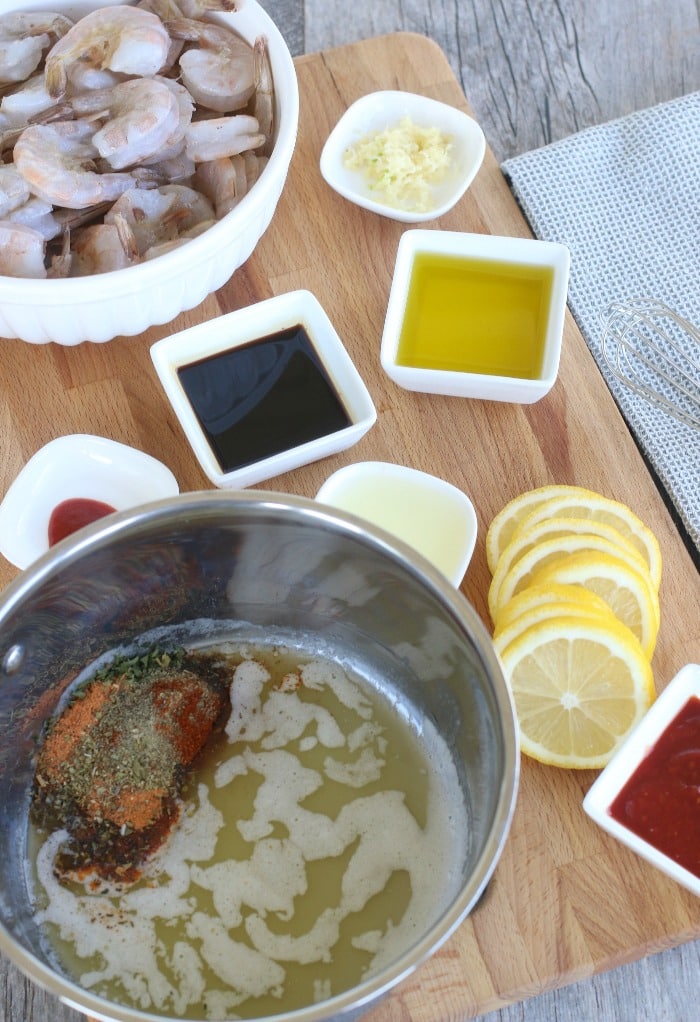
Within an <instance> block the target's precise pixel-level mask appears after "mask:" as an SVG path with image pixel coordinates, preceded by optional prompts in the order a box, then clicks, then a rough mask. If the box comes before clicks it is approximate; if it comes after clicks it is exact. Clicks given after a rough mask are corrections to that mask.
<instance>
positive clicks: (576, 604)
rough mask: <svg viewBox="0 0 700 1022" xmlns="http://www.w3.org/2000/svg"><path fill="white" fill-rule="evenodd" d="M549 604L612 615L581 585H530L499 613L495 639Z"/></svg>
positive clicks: (605, 604)
mask: <svg viewBox="0 0 700 1022" xmlns="http://www.w3.org/2000/svg"><path fill="white" fill-rule="evenodd" d="M543 604H548V605H549V606H552V605H556V606H559V607H562V610H563V608H564V607H571V608H572V609H574V610H583V609H590V610H598V611H599V612H602V613H605V612H607V613H612V612H611V610H610V607H609V606H608V604H607V603H606V602H605V600H603V599H602V598H601V597H600V596H596V594H595V593H593V592H591V590H590V589H586V588H585V586H581V585H559V584H558V583H556V582H552V583H550V584H549V585H529V586H528V587H527V589H523V590H522V592H520V593H518V595H517V596H513V597H512V598H511V599H510V600H508V602H507V603H506V604H505V605H504V606H503V607H502V608H501V610H500V611H499V613H498V621H497V622H496V628H495V630H494V637H495V636H496V635H498V634H499V633H500V632H501V631H502V630H503V629H504V628H507V627H508V625H510V624H511V623H512V622H513V621H514V620H516V618H518V617H520V615H521V614H525V613H527V612H528V611H530V610H534V609H535V608H536V607H539V606H542V605H543Z"/></svg>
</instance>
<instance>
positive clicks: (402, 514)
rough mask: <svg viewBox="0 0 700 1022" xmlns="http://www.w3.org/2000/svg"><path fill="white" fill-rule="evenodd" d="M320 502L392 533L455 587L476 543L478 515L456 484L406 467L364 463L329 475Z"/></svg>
mask: <svg viewBox="0 0 700 1022" xmlns="http://www.w3.org/2000/svg"><path fill="white" fill-rule="evenodd" d="M316 500H318V501H320V502H321V503H323V504H330V505H331V506H332V507H337V508H340V509H341V510H342V511H349V512H350V513H351V514H356V515H358V516H359V517H361V518H365V519H366V520H367V521H370V522H372V524H373V525H378V526H379V527H380V528H382V529H386V531H387V532H391V533H392V534H393V535H394V536H397V537H398V538H399V539H401V540H403V541H404V542H405V543H408V544H409V545H410V546H411V547H413V548H414V549H415V550H417V551H418V552H419V553H420V554H422V555H423V556H424V557H426V558H427V559H428V560H429V561H431V562H432V563H433V564H434V565H435V567H436V568H438V569H439V570H440V571H441V572H442V573H443V575H445V576H446V577H447V578H448V579H449V580H450V581H451V582H452V584H453V585H455V586H458V585H460V583H461V581H462V579H463V578H464V573H465V571H466V570H467V567H468V565H469V561H470V560H471V556H472V554H473V552H474V544H475V543H476V514H475V512H474V507H473V505H472V502H471V501H470V500H469V498H468V497H467V495H466V494H465V493H463V492H462V491H461V490H460V489H458V487H456V486H453V485H452V483H448V482H447V481H446V480H444V479H440V478H438V477H437V476H434V475H430V474H429V473H428V472H420V471H419V470H418V469H415V468H409V467H408V466H405V465H394V464H391V463H387V462H382V461H361V462H357V463H356V464H353V465H346V466H345V467H344V468H339V469H338V471H337V472H334V473H333V475H331V476H329V477H328V479H327V480H326V481H325V483H324V484H323V486H322V487H321V489H320V490H319V491H318V493H317V494H316Z"/></svg>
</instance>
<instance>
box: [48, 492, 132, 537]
mask: <svg viewBox="0 0 700 1022" xmlns="http://www.w3.org/2000/svg"><path fill="white" fill-rule="evenodd" d="M115 510H116V508H113V507H112V506H111V505H110V504H105V503H104V502H103V501H101V500H90V499H89V498H88V497H71V499H70V500H62V501H61V503H60V504H57V505H56V507H55V508H54V509H53V511H52V512H51V517H50V518H49V546H53V545H54V543H58V541H59V540H61V539H65V538H66V536H70V535H71V534H72V533H73V532H76V531H77V530H78V529H82V527H83V526H84V525H89V524H90V523H91V522H96V521H97V519H98V518H104V516H105V515H109V514H111V513H112V512H113V511H115Z"/></svg>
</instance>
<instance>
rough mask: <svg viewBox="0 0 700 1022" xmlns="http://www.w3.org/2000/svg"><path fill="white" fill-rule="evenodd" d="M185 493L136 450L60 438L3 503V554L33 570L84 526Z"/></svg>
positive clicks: (100, 440)
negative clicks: (37, 563) (47, 553)
mask: <svg viewBox="0 0 700 1022" xmlns="http://www.w3.org/2000/svg"><path fill="white" fill-rule="evenodd" d="M179 492H180V487H179V486H178V482H177V479H176V478H175V476H174V475H173V473H172V472H171V471H170V469H169V468H167V466H165V465H164V464H163V463H162V462H160V461H158V459H157V458H153V457H152V456H151V455H150V454H146V453H144V452H143V451H139V450H137V449H136V448H135V447H129V446H128V445H127V444H121V443H118V442H117V441H116V440H109V439H107V438H106V437H101V436H92V435H91V434H89V433H70V434H68V435H67V436H60V437H57V438H56V439H55V440H51V441H50V443H48V444H46V445H45V446H44V447H42V448H41V449H40V450H38V451H37V452H36V454H34V455H33V456H32V457H31V458H30V459H29V461H28V462H27V464H26V465H25V466H24V468H23V469H22V471H21V472H20V473H19V475H18V476H17V477H16V479H15V480H14V482H13V483H12V484H11V485H10V487H9V489H8V491H7V493H6V494H5V496H4V498H3V501H2V504H0V553H2V554H3V556H4V557H6V558H7V560H8V561H10V563H11V564H14V565H15V567H17V568H22V569H24V568H28V567H29V565H30V564H32V563H33V562H34V561H35V560H36V559H37V558H38V557H40V556H41V554H43V553H46V551H47V550H48V549H49V547H50V546H53V544H54V543H55V542H58V541H59V540H60V539H61V538H65V536H68V535H71V534H72V533H73V532H75V531H76V530H77V529H78V528H80V527H81V525H87V524H89V523H90V522H92V521H95V520H96V519H97V518H102V517H104V516H105V515H107V514H110V513H111V512H113V511H124V510H126V509H127V508H131V507H137V506H139V505H140V504H148V503H150V502H151V501H153V500H160V499H162V498H164V497H173V496H175V495H176V494H178V493H179Z"/></svg>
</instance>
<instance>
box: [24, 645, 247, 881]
mask: <svg viewBox="0 0 700 1022" xmlns="http://www.w3.org/2000/svg"><path fill="white" fill-rule="evenodd" d="M229 682H230V668H228V669H227V668H226V666H225V664H223V663H222V662H221V660H220V659H217V658H215V657H214V656H212V655H209V654H193V653H186V652H185V651H184V650H176V651H174V652H165V653H164V652H161V651H158V650H154V651H151V652H149V653H147V654H145V655H143V656H138V657H133V658H129V659H121V660H116V661H114V662H113V663H112V664H110V665H109V667H107V668H105V669H103V670H101V671H99V672H98V673H97V674H96V675H95V676H94V677H93V678H91V679H90V680H89V681H87V682H84V683H83V684H82V685H81V686H80V687H79V688H78V689H77V690H76V692H75V693H74V695H73V698H72V699H71V702H70V703H69V705H68V706H67V707H66V708H65V709H64V710H63V712H62V713H61V714H60V715H59V716H57V717H56V718H55V719H54V720H53V721H52V722H51V724H50V725H49V728H48V730H47V733H46V735H45V738H44V741H43V744H42V746H41V749H40V751H39V755H38V759H37V765H36V770H35V775H34V786H33V791H32V819H33V820H34V822H35V823H36V824H38V825H39V826H41V827H45V828H47V829H50V830H56V829H59V828H60V829H63V828H65V829H66V830H67V831H68V832H69V834H70V840H69V842H68V843H67V845H66V847H65V849H64V850H63V852H62V853H61V855H60V856H59V858H58V859H57V864H56V865H57V870H58V873H59V875H62V876H64V877H65V878H66V879H70V878H72V877H76V876H85V875H88V874H95V876H96V877H98V878H101V879H105V880H119V881H121V882H126V881H132V880H135V879H137V878H138V876H139V875H140V867H141V866H142V865H143V862H144V860H145V859H146V858H147V857H148V856H149V855H150V854H152V853H153V852H154V851H155V850H156V849H157V848H159V847H160V845H161V844H162V843H163V841H164V840H165V838H166V837H167V835H168V834H169V832H170V830H171V829H172V827H173V825H174V824H175V823H176V822H177V819H178V817H179V801H178V796H179V794H180V792H181V790H182V787H183V784H184V783H185V781H186V780H187V777H188V775H189V772H190V770H189V768H190V767H191V766H192V764H193V763H194V761H195V759H196V758H197V756H198V755H199V753H200V752H201V751H202V749H203V748H204V746H205V745H206V744H207V742H208V740H209V739H210V738H211V736H212V735H213V734H214V732H216V731H218V730H220V728H221V727H222V726H223V724H224V722H225V720H226V719H227V717H228V713H229V710H230V703H229V694H228V687H229Z"/></svg>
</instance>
